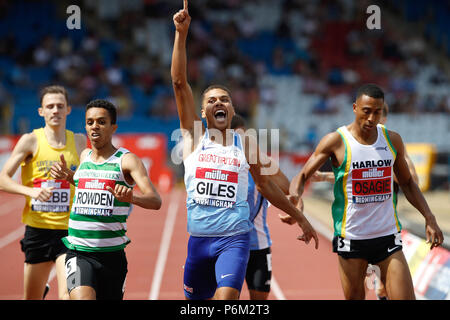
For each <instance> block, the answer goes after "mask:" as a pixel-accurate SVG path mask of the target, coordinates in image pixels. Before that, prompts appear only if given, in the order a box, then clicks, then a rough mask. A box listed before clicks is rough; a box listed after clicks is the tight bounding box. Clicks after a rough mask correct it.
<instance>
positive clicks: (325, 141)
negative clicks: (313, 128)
mask: <svg viewBox="0 0 450 320" xmlns="http://www.w3.org/2000/svg"><path fill="white" fill-rule="evenodd" d="M320 144H322V145H324V146H330V147H331V146H335V147H338V146H340V145H341V144H342V137H341V134H340V133H339V132H338V131H333V132H330V133H327V134H326V135H325V136H324V137H323V138H322V139H321V141H320Z"/></svg>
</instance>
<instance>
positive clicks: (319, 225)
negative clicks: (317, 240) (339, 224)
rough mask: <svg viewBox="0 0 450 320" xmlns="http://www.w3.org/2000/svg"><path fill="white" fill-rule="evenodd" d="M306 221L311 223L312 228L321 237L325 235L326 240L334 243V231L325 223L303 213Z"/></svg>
mask: <svg viewBox="0 0 450 320" xmlns="http://www.w3.org/2000/svg"><path fill="white" fill-rule="evenodd" d="M303 214H304V215H305V217H306V219H308V221H309V223H310V224H311V225H312V227H313V228H314V229H315V230H316V231H317V232H318V233H320V234H321V235H323V236H324V237H325V238H327V239H328V240H330V241H333V234H334V233H333V231H331V230H330V228H329V227H328V226H327V225H325V224H324V223H323V222H321V221H319V220H318V219H316V218H314V217H313V216H311V215H310V214H308V213H306V212H303Z"/></svg>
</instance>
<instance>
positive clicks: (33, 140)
mask: <svg viewBox="0 0 450 320" xmlns="http://www.w3.org/2000/svg"><path fill="white" fill-rule="evenodd" d="M37 143H38V137H37V135H36V133H35V132H34V131H32V132H29V133H24V134H23V135H22V136H21V137H20V139H19V141H17V144H16V146H15V148H18V149H22V150H24V151H30V152H34V150H35V148H36V146H37Z"/></svg>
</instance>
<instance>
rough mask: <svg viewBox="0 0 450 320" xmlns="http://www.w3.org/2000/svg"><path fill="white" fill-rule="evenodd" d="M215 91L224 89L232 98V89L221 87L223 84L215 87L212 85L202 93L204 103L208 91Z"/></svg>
mask: <svg viewBox="0 0 450 320" xmlns="http://www.w3.org/2000/svg"><path fill="white" fill-rule="evenodd" d="M213 89H222V90H223V91H225V92H226V93H228V95H229V96H230V98H231V91H230V89H228V88H227V87H225V86H223V85H221V84H213V85H210V86H209V87H208V88H206V89H205V90H203V93H202V101H203V99H204V98H205V94H206V93H207V92H208V91H211V90H213Z"/></svg>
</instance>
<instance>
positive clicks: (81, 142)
mask: <svg viewBox="0 0 450 320" xmlns="http://www.w3.org/2000/svg"><path fill="white" fill-rule="evenodd" d="M74 137H75V146H76V148H77V153H78V156H80V155H81V153H82V152H83V151H84V150H85V149H86V146H87V139H86V136H85V135H84V134H81V133H76V134H75V135H74Z"/></svg>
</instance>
